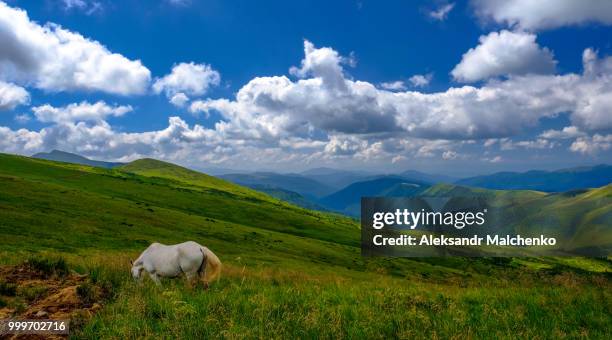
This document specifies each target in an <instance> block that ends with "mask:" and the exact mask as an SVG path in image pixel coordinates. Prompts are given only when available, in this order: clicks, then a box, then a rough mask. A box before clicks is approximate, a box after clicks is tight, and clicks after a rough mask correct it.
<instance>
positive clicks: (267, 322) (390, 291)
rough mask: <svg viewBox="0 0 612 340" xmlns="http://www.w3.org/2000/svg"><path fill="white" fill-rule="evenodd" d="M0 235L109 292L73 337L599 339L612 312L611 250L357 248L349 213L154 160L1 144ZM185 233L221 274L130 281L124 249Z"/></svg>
mask: <svg viewBox="0 0 612 340" xmlns="http://www.w3.org/2000/svg"><path fill="white" fill-rule="evenodd" d="M432 190H433V189H432ZM439 190H441V188H440V189H439ZM534 195H540V194H534ZM607 195H609V188H608V189H602V190H599V191H598V190H595V191H589V192H585V193H582V194H580V195H577V196H574V197H569V199H575V200H577V203H578V201H581V200H586V199H589V198H598V197H601V196H604V197H607ZM591 218H593V220H594V221H595V220H597V219H598V218H599V217H598V216H596V215H593V216H592V217H591ZM0 234H2V237H1V238H0V265H8V264H15V263H20V262H21V261H23V260H24V259H26V258H28V257H35V258H56V257H58V256H62V257H64V258H66V259H67V261H68V263H69V265H70V266H71V268H73V269H75V270H77V271H79V272H81V273H87V274H88V275H89V276H88V277H89V279H88V280H89V282H90V283H91V284H92V285H101V286H103V287H105V289H106V290H109V291H110V292H112V294H108V296H109V297H108V300H106V301H104V303H103V304H104V306H103V308H102V309H101V311H100V312H99V313H98V314H96V316H95V317H93V319H90V320H85V321H80V322H75V323H74V331H75V332H77V333H75V334H74V336H75V337H78V338H108V337H111V338H138V337H157V338H159V337H162V338H164V337H173V338H193V337H197V338H202V337H205V338H212V337H220V336H224V337H230V338H235V337H270V336H272V337H279V338H313V337H330V338H388V337H400V338H402V337H417V338H431V337H457V336H464V337H477V338H491V337H504V335H505V336H508V334H521V335H522V336H526V337H538V336H539V335H541V334H561V335H565V336H570V337H572V336H574V337H577V336H590V337H601V338H606V337H608V336H609V335H610V329H611V328H610V325H611V324H612V316H611V315H612V313H610V312H611V310H610V306H611V305H612V304H611V303H610V302H611V301H612V296H611V295H610V291H612V290H611V289H609V288H610V287H611V284H610V278H609V274H606V273H608V272H610V271H612V265H611V264H610V262H609V261H608V260H605V259H580V258H575V259H562V258H546V259H540V258H523V259H502V260H499V259H488V258H481V259H470V258H419V259H416V258H415V259H386V258H364V257H362V256H361V254H360V248H359V244H360V242H359V236H360V231H359V225H358V223H357V222H356V221H355V220H353V219H350V218H347V217H343V216H340V215H335V214H329V213H324V212H315V211H311V210H307V209H303V208H299V207H296V206H293V205H291V204H288V203H286V202H282V201H280V200H278V199H275V198H273V197H270V196H268V195H265V194H263V193H260V192H256V191H254V190H251V189H248V188H244V187H241V186H238V185H235V184H232V183H229V182H225V181H223V180H220V179H217V178H214V177H211V176H207V175H204V174H201V173H198V172H195V171H191V170H189V169H185V168H182V167H178V166H175V165H173V164H170V163H164V162H160V161H156V160H148V159H145V160H139V161H135V162H132V163H130V164H127V165H125V166H122V167H120V168H114V169H103V168H94V167H89V166H84V165H77V164H67V163H58V162H53V161H47V160H40V159H32V158H27V157H20V156H13V155H6V154H0ZM583 237H586V236H583ZM185 240H195V241H197V242H199V243H202V244H204V245H206V246H208V247H209V248H210V249H212V250H213V251H214V252H215V253H216V254H217V255H218V256H219V257H220V258H221V260H222V261H223V263H224V272H223V276H222V280H221V281H220V282H218V283H216V284H214V285H212V287H211V289H209V290H207V291H204V290H201V289H189V288H187V287H185V286H184V285H182V284H180V281H177V282H171V281H168V282H165V283H164V288H163V289H158V288H156V287H154V286H152V285H151V284H150V282H149V281H146V283H145V284H144V285H137V284H135V283H133V282H132V280H131V278H130V276H129V266H130V265H129V260H131V259H134V258H135V257H136V256H138V254H139V253H140V252H141V251H142V250H144V249H145V248H146V247H147V246H148V244H150V243H151V242H155V241H157V242H162V243H166V244H171V243H177V242H183V241H185ZM5 279H7V278H0V284H2V281H3V280H5ZM26 293H27V291H26V290H24V291H22V289H21V288H18V289H17V298H11V300H10V301H11V302H10V303H11V304H8V303H7V302H6V301H5V297H4V296H3V295H2V294H3V293H2V292H1V291H0V310H1V309H2V308H9V309H10V308H13V309H15V310H17V309H19V308H23V307H20V306H22V305H19V303H21V304H25V303H26V302H27V300H25V299H26V298H25V297H24V298H23V299H24V300H19V299H21V297H20V296H21V295H20V294H26ZM24 296H25V295H24ZM28 296H29V295H28ZM14 301H16V302H14ZM20 301H21V302H20ZM34 301H36V300H34ZM12 303H16V305H12ZM5 305H6V306H5ZM13 309H10V310H13ZM71 327H72V325H71ZM543 332H544V333H543ZM585 332H586V333H585Z"/></svg>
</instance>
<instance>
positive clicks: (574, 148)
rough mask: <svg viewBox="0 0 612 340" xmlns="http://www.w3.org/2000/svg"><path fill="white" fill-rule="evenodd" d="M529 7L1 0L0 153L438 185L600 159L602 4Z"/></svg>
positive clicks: (611, 18) (606, 155)
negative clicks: (62, 153)
mask: <svg viewBox="0 0 612 340" xmlns="http://www.w3.org/2000/svg"><path fill="white" fill-rule="evenodd" d="M546 2H547V1H541V2H537V4H534V2H530V1H525V0H511V1H489V2H483V1H468V2H462V1H334V2H329V1H309V2H305V3H303V2H293V1H265V2H254V1H196V0H192V1H188V0H183V1H177V0H174V1H170V0H159V1H135V0H133V1H130V0H128V1H121V2H111V1H104V0H96V1H91V0H57V1H54V0H45V1H21V0H12V1H11V0H9V1H8V2H6V3H2V5H0V43H1V44H0V45H1V46H5V47H3V48H2V50H4V51H2V50H0V151H3V152H12V153H19V154H26V155H29V154H32V153H35V152H39V151H48V150H50V149H54V148H58V149H62V150H66V151H71V152H77V153H80V154H83V155H86V156H90V157H93V158H98V159H106V160H121V161H129V160H132V159H136V158H140V157H155V158H160V159H165V160H169V161H173V162H176V163H179V164H183V165H187V166H190V167H194V168H198V169H207V168H212V167H222V168H233V169H273V170H277V171H299V170H304V169H306V168H312V167H317V166H330V167H336V168H347V169H361V170H373V171H384V172H391V171H401V170H406V169H418V170H423V171H429V172H440V173H446V174H453V175H457V176H464V175H471V174H477V173H487V172H493V171H500V170H528V169H555V168H563V167H569V166H576V165H587V164H597V163H610V162H612V117H611V116H612V58H611V59H609V56H610V55H612V47H611V45H610V39H609V37H610V36H612V34H611V33H612V27H611V24H612V5H608V4H605V3H602V2H599V1H596V0H587V1H582V2H580V4H579V5H577V2H576V1H571V0H560V1H555V2H554V4H555V5H554V6H553V5H550V4H548V5H547V4H546ZM540 6H541V7H540ZM553 9H554V13H553V12H552V10H553ZM16 18H19V19H16ZM45 25H46V26H45ZM56 25H59V26H56ZM60 26H61V27H60ZM587 69H588V70H587ZM172 102H174V103H172Z"/></svg>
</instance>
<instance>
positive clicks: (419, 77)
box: [408, 73, 433, 87]
mask: <svg viewBox="0 0 612 340" xmlns="http://www.w3.org/2000/svg"><path fill="white" fill-rule="evenodd" d="M432 77H433V75H432V74H431V73H428V74H415V75H413V76H412V77H410V78H408V81H409V82H410V84H412V86H414V87H425V86H427V85H429V82H431V78H432Z"/></svg>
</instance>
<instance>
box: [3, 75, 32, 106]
mask: <svg viewBox="0 0 612 340" xmlns="http://www.w3.org/2000/svg"><path fill="white" fill-rule="evenodd" d="M29 102H30V94H29V93H28V91H26V89H24V88H23V87H20V86H17V85H15V84H11V83H5V82H3V81H0V110H12V109H14V108H15V107H17V106H19V105H25V104H28V103H29Z"/></svg>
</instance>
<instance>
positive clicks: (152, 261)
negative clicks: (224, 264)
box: [132, 241, 221, 287]
mask: <svg viewBox="0 0 612 340" xmlns="http://www.w3.org/2000/svg"><path fill="white" fill-rule="evenodd" d="M143 270H145V271H146V272H147V273H149V276H150V277H151V279H152V280H153V281H154V282H155V283H156V284H157V285H160V284H161V282H160V280H159V278H160V277H177V276H179V275H181V274H185V277H187V280H188V281H189V282H190V283H191V282H193V279H194V278H196V277H199V278H200V279H202V281H203V282H204V285H205V286H206V287H208V283H209V282H211V281H212V280H214V279H215V278H216V277H218V276H219V274H220V272H221V261H219V258H218V257H217V255H215V254H214V253H213V252H212V251H210V250H209V249H208V248H206V247H204V246H202V245H199V244H198V243H196V242H193V241H188V242H183V243H179V244H174V245H169V246H167V245H163V244H160V243H153V244H151V245H150V246H149V247H148V248H147V249H146V250H145V251H143V252H142V254H140V256H139V257H138V259H136V261H134V262H132V277H134V279H135V280H140V279H141V275H140V274H141V273H142V271H143Z"/></svg>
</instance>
